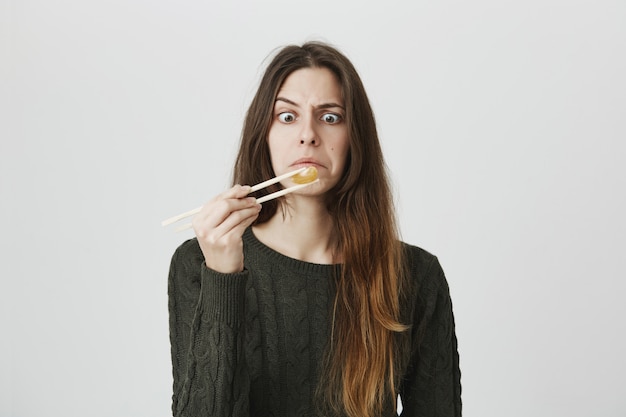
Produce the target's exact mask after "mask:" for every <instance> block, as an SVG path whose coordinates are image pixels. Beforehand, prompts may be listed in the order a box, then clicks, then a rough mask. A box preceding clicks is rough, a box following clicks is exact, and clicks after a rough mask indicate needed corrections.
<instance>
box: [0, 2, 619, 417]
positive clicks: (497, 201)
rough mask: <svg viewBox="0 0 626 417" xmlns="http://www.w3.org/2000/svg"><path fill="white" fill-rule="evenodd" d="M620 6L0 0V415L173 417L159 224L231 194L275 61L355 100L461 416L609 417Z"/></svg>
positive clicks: (166, 252)
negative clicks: (237, 155)
mask: <svg viewBox="0 0 626 417" xmlns="http://www.w3.org/2000/svg"><path fill="white" fill-rule="evenodd" d="M624 22H626V3H624V1H623V0H619V1H618V0H615V1H611V0H600V1H597V0H595V1H591V0H589V1H578V0H575V1H565V0H530V1H515V2H513V1H502V0H499V1H496V0H476V1H472V2H467V1H437V2H424V1H417V2H408V1H407V2H404V3H402V2H385V5H383V4H382V2H377V3H375V4H374V3H364V2H360V1H356V0H352V1H346V2H329V1H325V0H322V1H319V2H306V3H303V2H293V1H291V2H288V1H268V2H252V1H241V0H240V1H235V2H230V3H226V2H219V3H217V2H211V1H208V0H203V1H200V0H184V1H177V2H174V1H165V0H150V1H147V0H107V1H104V0H100V1H84V0H57V1H47V0H46V1H44V0H19V1H18V0H1V1H0V80H1V84H0V100H1V101H0V103H1V104H0V105H1V106H2V107H1V108H0V137H1V142H0V187H1V194H0V195H1V198H2V204H1V205H0V243H1V245H2V246H1V247H0V254H1V255H0V256H2V262H1V263H0V268H1V271H2V273H1V274H2V275H1V277H2V281H1V282H2V286H1V288H0V294H1V295H0V297H1V299H0V305H1V306H2V314H1V317H2V322H1V323H0V324H1V326H2V342H1V344H0V349H2V350H1V351H0V415H1V416H16V417H21V416H29V417H30V416H72V417H73V416H87V415H88V416H167V415H169V407H170V400H169V398H170V395H171V374H170V358H169V340H168V324H167V295H166V291H167V290H166V279H167V270H168V267H169V260H170V256H171V254H172V252H173V251H174V249H175V248H176V247H177V246H178V245H179V244H180V243H181V242H182V241H183V240H184V239H187V238H188V237H190V236H191V234H190V233H189V232H187V233H182V234H175V233H173V231H172V230H171V229H163V228H161V226H160V221H161V220H163V219H164V218H166V217H169V216H171V215H173V214H176V213H179V212H181V211H185V210H187V209H190V208H193V207H196V206H198V205H200V204H201V203H203V202H204V201H206V200H207V199H208V198H210V197H211V196H212V195H213V194H215V193H217V192H220V191H222V190H223V189H225V188H226V187H227V185H228V184H229V178H230V167H231V163H232V160H233V157H234V152H235V149H236V146H237V141H238V138H239V131H240V127H241V121H242V118H243V115H244V112H245V109H246V108H247V105H248V103H249V100H250V98H251V95H252V93H253V92H254V90H255V87H256V85H257V82H258V78H259V76H260V74H261V73H262V69H263V67H264V65H263V62H264V60H265V59H266V57H267V56H268V54H270V53H271V51H272V50H273V49H274V48H276V47H278V46H281V45H284V44H287V43H293V42H295V43H301V42H303V41H305V40H308V39H318V40H327V41H330V42H332V43H334V44H335V45H337V46H338V47H339V48H340V49H342V50H343V51H345V53H346V54H347V55H348V56H349V57H350V58H351V59H352V60H353V62H354V64H355V65H356V67H357V68H358V70H359V71H360V73H361V75H362V78H363V80H364V83H365V85H366V87H367V89H368V92H369V94H370V99H371V101H372V104H373V106H374V110H375V113H376V116H377V120H378V123H379V128H380V134H381V138H382V141H383V144H384V149H385V153H386V157H387V162H388V165H389V168H390V171H391V175H392V178H393V181H394V187H395V191H396V196H397V203H398V211H399V214H400V222H401V226H402V231H403V238H404V239H405V240H406V241H408V242H411V243H413V244H416V245H419V246H422V247H424V248H425V249H427V250H429V251H431V252H433V253H435V254H436V255H437V256H438V257H439V258H440V260H441V262H442V264H443V266H444V269H445V270H446V273H447V276H448V279H449V282H450V286H451V291H452V296H453V301H454V309H455V313H456V319H457V331H458V337H459V340H460V352H461V365H462V371H463V381H462V382H463V401H464V415H465V416H470V417H478V416H480V417H484V416H494V417H495V416H520V417H522V416H523V417H526V416H534V417H539V416H568V417H571V416H624V415H626V411H625V410H626V396H625V395H624V394H625V393H624V382H623V376H624V375H625V374H626V364H625V360H624V352H625V351H626V341H625V336H624V335H625V330H626V328H625V327H626V326H625V324H624V317H626V307H625V306H626V303H624V300H623V298H624V297H623V294H624V291H625V290H626V286H625V285H624V278H626V276H625V271H626V268H625V266H624V262H625V261H624V259H625V256H624V250H625V249H626V242H625V240H626V238H625V236H626V221H625V220H624V213H626V201H625V200H626V198H625V192H624V190H625V189H626V184H625V182H626V169H625V168H624V159H625V157H626V146H625V145H624V140H625V139H626V127H625V125H624V123H625V122H624V116H625V115H626V102H625V98H626V82H625V81H624V74H626V59H625V51H626V25H625V24H624Z"/></svg>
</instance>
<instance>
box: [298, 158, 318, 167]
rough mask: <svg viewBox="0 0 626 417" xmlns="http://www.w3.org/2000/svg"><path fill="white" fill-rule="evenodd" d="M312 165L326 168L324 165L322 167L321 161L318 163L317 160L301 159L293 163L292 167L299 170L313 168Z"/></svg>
mask: <svg viewBox="0 0 626 417" xmlns="http://www.w3.org/2000/svg"><path fill="white" fill-rule="evenodd" d="M311 165H315V166H318V167H324V165H322V163H321V162H320V161H318V160H317V159H313V158H300V159H298V160H297V161H294V162H292V163H291V165H290V166H292V167H296V168H297V167H304V166H311ZM324 168H325V167H324Z"/></svg>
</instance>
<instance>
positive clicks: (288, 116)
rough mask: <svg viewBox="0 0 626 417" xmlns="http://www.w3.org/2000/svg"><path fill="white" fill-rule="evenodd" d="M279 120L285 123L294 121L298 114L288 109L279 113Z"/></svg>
mask: <svg viewBox="0 0 626 417" xmlns="http://www.w3.org/2000/svg"><path fill="white" fill-rule="evenodd" d="M278 120H280V121H281V122H283V123H293V122H295V121H296V115H295V114H293V113H289V112H287V111H286V112H283V113H281V114H279V115H278Z"/></svg>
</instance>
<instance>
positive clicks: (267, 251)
mask: <svg viewBox="0 0 626 417" xmlns="http://www.w3.org/2000/svg"><path fill="white" fill-rule="evenodd" d="M243 241H244V244H245V245H249V246H250V248H254V249H255V250H258V251H259V252H260V253H261V254H262V255H263V256H265V257H267V259H268V260H269V261H270V262H276V263H280V264H282V265H286V266H288V267H290V268H293V269H296V270H301V271H308V272H319V273H324V274H327V273H332V272H333V271H339V269H340V268H341V264H316V263H313V262H306V261H301V260H299V259H295V258H291V257H289V256H287V255H283V254H282V253H280V252H278V251H276V250H274V249H272V248H270V247H269V246H267V245H266V244H265V243H263V242H261V241H260V240H259V239H258V238H257V237H256V235H255V234H254V232H253V231H252V227H248V228H247V229H246V231H245V232H244V234H243Z"/></svg>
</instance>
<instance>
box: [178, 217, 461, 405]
mask: <svg viewBox="0 0 626 417" xmlns="http://www.w3.org/2000/svg"><path fill="white" fill-rule="evenodd" d="M243 241H244V263H245V268H244V271H243V272H240V273H235V274H221V273H218V272H216V271H213V270H210V269H208V268H207V267H206V266H205V265H204V263H203V261H204V257H203V255H202V252H201V251H200V247H199V245H198V242H197V240H196V239H191V240H188V241H186V242H185V243H183V244H182V245H181V246H180V247H179V248H178V249H177V250H176V252H175V254H174V256H173V258H172V263H171V268H170V274H169V284H168V286H169V289H168V291H169V314H170V341H171V345H172V367H173V376H174V395H173V397H172V398H173V404H172V411H173V413H174V415H175V416H180V417H182V416H185V417H201V416H202V417H209V416H211V417H227V416H234V417H266V416H276V417H292V416H293V417H304V416H315V415H316V408H315V401H316V400H315V390H316V387H317V384H318V382H319V379H320V366H321V364H322V362H323V360H324V355H325V348H326V343H327V341H328V338H329V329H330V325H329V323H330V318H329V311H330V310H331V308H332V302H333V297H334V290H333V287H334V285H333V283H334V276H336V274H335V273H336V270H337V268H340V266H333V265H320V264H313V263H308V262H302V261H299V260H296V259H293V258H289V257H286V256H284V255H282V254H280V253H278V252H276V251H274V250H272V249H271V248H269V247H267V246H265V245H264V244H263V243H261V242H260V241H259V240H258V239H256V237H255V236H254V234H253V233H252V231H251V229H247V230H246V232H245V234H244V236H243ZM405 249H406V250H407V254H408V256H407V258H408V262H409V270H410V274H411V285H410V286H409V289H408V291H407V297H406V299H405V300H404V301H403V302H402V313H401V319H402V321H403V323H404V324H409V325H410V326H411V328H410V330H409V331H407V332H405V333H404V334H403V335H402V338H403V343H404V346H405V349H403V350H404V353H405V355H404V357H403V358H400V359H399V363H398V364H397V368H398V369H399V370H400V375H401V379H400V389H399V394H400V397H401V401H402V405H403V412H402V416H407V417H417V416H424V417H439V416H446V417H448V416H449V417H456V416H460V415H461V384H460V371H459V356H458V352H457V341H456V336H455V332H454V317H453V314H452V305H451V301H450V295H449V290H448V284H447V282H446V279H445V277H444V274H443V271H442V269H441V266H440V265H439V262H438V261H437V258H436V257H435V256H433V255H431V254H429V253H428V252H426V251H424V250H422V249H420V248H417V247H414V246H409V245H405ZM363 366H367V364H363ZM385 415H386V416H395V415H396V413H395V410H393V408H392V407H388V412H387V413H386V414H385Z"/></svg>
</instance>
